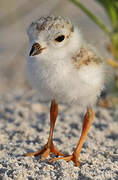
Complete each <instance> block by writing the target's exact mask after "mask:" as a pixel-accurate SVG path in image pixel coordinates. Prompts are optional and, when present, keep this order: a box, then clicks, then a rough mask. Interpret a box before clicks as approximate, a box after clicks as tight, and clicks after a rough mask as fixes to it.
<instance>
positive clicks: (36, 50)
mask: <svg viewBox="0 0 118 180" xmlns="http://www.w3.org/2000/svg"><path fill="white" fill-rule="evenodd" d="M43 49H45V48H41V46H40V44H39V43H34V44H33V46H32V48H31V50H30V53H29V56H35V55H38V54H41V52H42V50H43Z"/></svg>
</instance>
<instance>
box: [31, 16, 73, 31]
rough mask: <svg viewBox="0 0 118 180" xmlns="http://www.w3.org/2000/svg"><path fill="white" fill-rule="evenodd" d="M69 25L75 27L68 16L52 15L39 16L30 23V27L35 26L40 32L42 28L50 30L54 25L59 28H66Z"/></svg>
mask: <svg viewBox="0 0 118 180" xmlns="http://www.w3.org/2000/svg"><path fill="white" fill-rule="evenodd" d="M67 25H68V26H70V28H72V27H73V26H72V23H71V22H70V20H69V19H68V18H66V17H61V16H53V15H50V16H44V17H41V18H39V19H38V20H37V21H35V22H33V23H32V24H31V25H30V28H32V27H35V28H36V29H37V30H38V31H39V32H40V31H42V30H47V31H48V30H50V29H51V28H52V26H53V27H55V28H56V29H57V28H64V27H65V26H67Z"/></svg>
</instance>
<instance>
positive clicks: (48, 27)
mask: <svg viewBox="0 0 118 180" xmlns="http://www.w3.org/2000/svg"><path fill="white" fill-rule="evenodd" d="M28 36H29V40H30V46H31V47H30V48H31V49H30V53H29V56H35V57H41V58H43V59H51V60H54V59H61V58H64V57H67V56H70V54H72V53H73V52H75V51H76V50H77V49H78V48H79V47H80V46H81V34H80V33H79V32H78V29H77V28H76V27H74V26H73V25H72V23H71V22H70V20H68V19H67V18H64V17H60V16H57V17H56V16H53V15H51V16H46V17H41V18H40V19H39V20H37V21H36V22H34V23H32V24H31V25H30V27H29V29H28ZM39 59H40V58H39Z"/></svg>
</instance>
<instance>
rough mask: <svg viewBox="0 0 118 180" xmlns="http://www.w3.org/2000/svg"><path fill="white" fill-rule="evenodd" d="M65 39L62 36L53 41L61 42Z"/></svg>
mask: <svg viewBox="0 0 118 180" xmlns="http://www.w3.org/2000/svg"><path fill="white" fill-rule="evenodd" d="M64 39H65V36H64V35H61V36H58V37H57V38H56V39H55V41H58V42H62V41H63V40H64Z"/></svg>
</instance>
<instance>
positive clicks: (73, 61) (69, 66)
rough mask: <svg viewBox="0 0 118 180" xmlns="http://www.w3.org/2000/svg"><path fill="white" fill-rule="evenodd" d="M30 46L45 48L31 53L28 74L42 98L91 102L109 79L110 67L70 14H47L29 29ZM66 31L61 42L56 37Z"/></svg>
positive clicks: (70, 101) (86, 104)
mask: <svg viewBox="0 0 118 180" xmlns="http://www.w3.org/2000/svg"><path fill="white" fill-rule="evenodd" d="M28 35H29V39H30V46H31V47H32V45H33V44H34V43H39V44H40V45H41V47H42V48H44V47H45V50H44V51H42V53H41V54H38V55H36V56H32V57H28V61H27V69H28V78H29V81H30V83H31V84H32V86H33V87H35V88H37V89H38V91H39V94H40V97H41V99H43V100H52V99H55V100H56V101H57V102H66V103H77V104H78V105H81V106H84V107H88V106H92V105H93V104H94V103H95V102H96V99H97V97H98V96H99V95H100V93H101V90H102V89H103V88H104V84H105V81H106V74H107V68H106V65H105V63H104V62H103V60H102V59H101V58H100V57H99V56H98V55H97V54H96V52H95V51H94V50H93V49H92V48H91V47H90V46H88V45H86V43H85V42H84V41H83V38H82V35H81V33H80V31H79V30H78V27H75V26H74V25H73V24H72V23H71V22H70V21H69V20H68V19H67V18H63V17H54V16H46V17H42V18H40V19H39V20H37V21H36V22H34V23H32V24H31V25H30V27H29V29H28ZM59 35H64V37H65V39H64V41H62V42H61V43H59V42H56V41H55V38H56V37H58V36H59Z"/></svg>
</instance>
